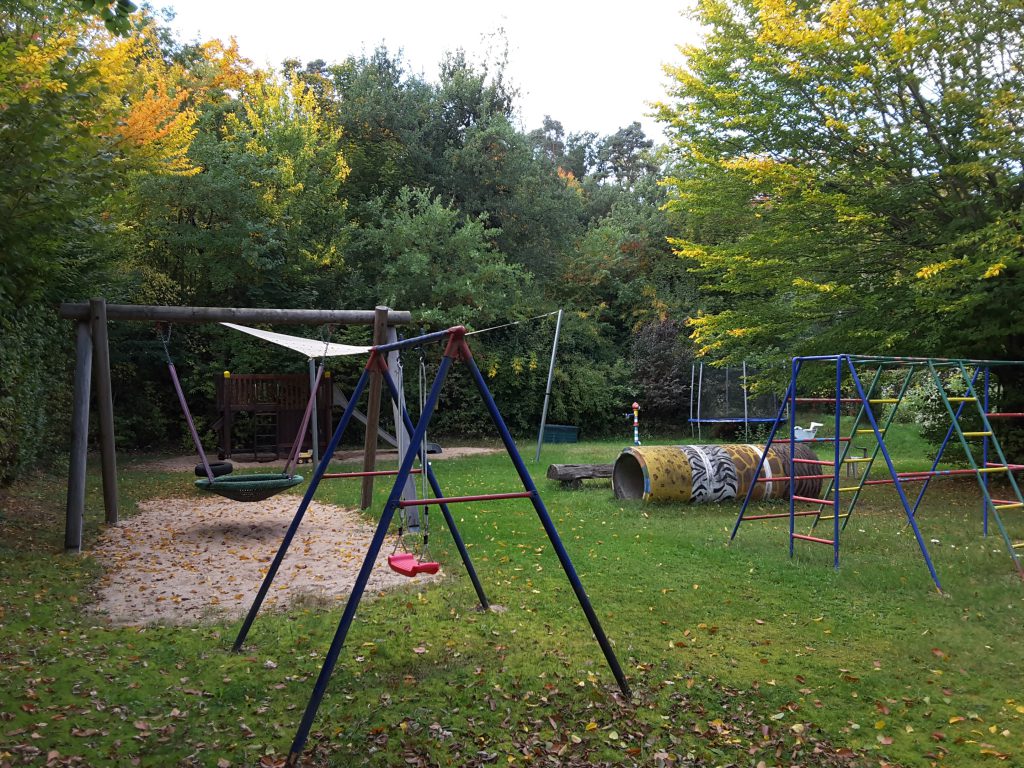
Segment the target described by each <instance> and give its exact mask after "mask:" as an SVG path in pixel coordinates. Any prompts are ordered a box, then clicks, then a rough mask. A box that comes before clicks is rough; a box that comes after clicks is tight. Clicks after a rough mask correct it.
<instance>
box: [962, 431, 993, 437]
mask: <svg viewBox="0 0 1024 768" xmlns="http://www.w3.org/2000/svg"><path fill="white" fill-rule="evenodd" d="M961 434H962V435H963V436H964V437H992V433H991V432H962V433H961Z"/></svg>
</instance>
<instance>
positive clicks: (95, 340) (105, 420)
mask: <svg viewBox="0 0 1024 768" xmlns="http://www.w3.org/2000/svg"><path fill="white" fill-rule="evenodd" d="M89 306H90V308H91V310H92V312H91V314H92V317H91V318H90V321H91V323H92V355H93V362H92V372H93V374H94V375H95V376H96V410H97V411H99V417H100V458H101V463H102V467H103V510H104V513H105V514H104V520H105V521H106V523H107V525H117V448H116V444H115V441H114V395H113V387H112V386H111V383H110V343H109V341H108V340H107V302H106V301H105V300H103V299H89Z"/></svg>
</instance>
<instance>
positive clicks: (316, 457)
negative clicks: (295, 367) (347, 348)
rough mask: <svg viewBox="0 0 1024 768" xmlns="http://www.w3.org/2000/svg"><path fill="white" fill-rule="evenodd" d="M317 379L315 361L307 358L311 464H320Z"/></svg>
mask: <svg viewBox="0 0 1024 768" xmlns="http://www.w3.org/2000/svg"><path fill="white" fill-rule="evenodd" d="M317 383H318V382H317V377H316V361H315V360H314V359H313V358H312V357H311V358H309V396H310V399H311V400H312V402H313V418H312V419H310V420H309V439H310V442H311V443H312V445H311V446H310V448H311V449H312V451H313V463H314V464H319V463H320V429H319V427H318V426H317V421H319V419H320V409H319V408H318V407H317V402H316V389H317ZM299 450H300V451H301V450H302V443H301V442H300V443H299Z"/></svg>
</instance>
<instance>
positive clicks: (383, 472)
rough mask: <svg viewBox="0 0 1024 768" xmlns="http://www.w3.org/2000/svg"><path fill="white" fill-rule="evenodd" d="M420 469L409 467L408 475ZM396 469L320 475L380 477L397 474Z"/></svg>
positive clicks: (332, 476)
mask: <svg viewBox="0 0 1024 768" xmlns="http://www.w3.org/2000/svg"><path fill="white" fill-rule="evenodd" d="M422 471H423V470H422V469H410V470H409V474H410V475H418V474H420V473H421V472H422ZM397 474H398V470H397V469H378V470H376V471H374V472H324V473H323V475H321V477H324V478H338V477H380V476H381V475H397Z"/></svg>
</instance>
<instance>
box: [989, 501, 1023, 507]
mask: <svg viewBox="0 0 1024 768" xmlns="http://www.w3.org/2000/svg"><path fill="white" fill-rule="evenodd" d="M992 506H993V507H995V508H996V509H1020V508H1021V507H1024V502H1020V501H1018V502H1017V503H1015V504H993V505H992Z"/></svg>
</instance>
